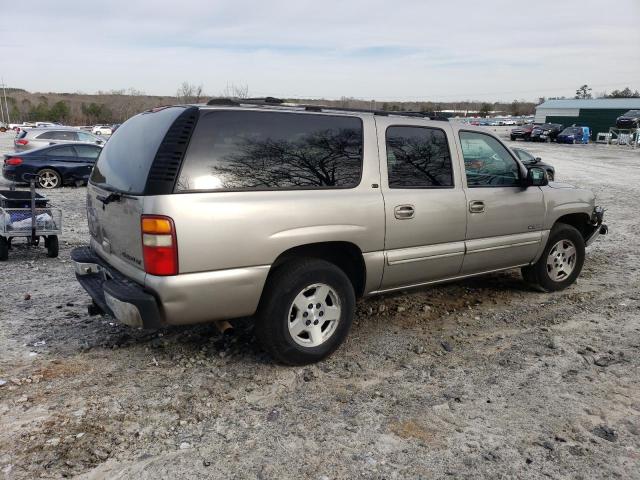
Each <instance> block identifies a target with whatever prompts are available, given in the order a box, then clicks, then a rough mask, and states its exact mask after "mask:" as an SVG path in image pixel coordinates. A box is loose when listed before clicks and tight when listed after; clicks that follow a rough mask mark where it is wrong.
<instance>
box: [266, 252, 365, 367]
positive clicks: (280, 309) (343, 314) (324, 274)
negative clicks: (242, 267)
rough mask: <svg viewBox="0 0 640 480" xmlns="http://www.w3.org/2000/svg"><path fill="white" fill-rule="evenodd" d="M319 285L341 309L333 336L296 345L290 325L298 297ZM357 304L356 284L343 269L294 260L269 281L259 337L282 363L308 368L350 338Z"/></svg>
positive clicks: (304, 260) (327, 264)
mask: <svg viewBox="0 0 640 480" xmlns="http://www.w3.org/2000/svg"><path fill="white" fill-rule="evenodd" d="M316 283H323V284H325V285H327V286H329V287H330V288H331V289H332V290H333V292H334V293H335V294H336V296H337V300H338V302H339V306H340V309H341V310H340V315H339V317H338V322H337V325H336V326H335V327H334V328H335V330H334V331H333V333H332V334H331V335H330V336H329V337H328V338H327V339H326V340H324V342H323V343H321V344H320V345H318V346H315V347H312V346H308V347H307V346H303V345H300V344H298V343H296V341H295V340H294V338H293V336H292V334H291V333H289V326H288V324H289V321H290V315H291V312H292V305H293V302H294V299H295V298H296V296H298V295H299V294H301V293H302V292H304V290H305V288H306V287H308V286H310V285H314V284H316ZM327 304H328V303H327ZM355 304H356V300H355V293H354V290H353V285H352V284H351V281H350V280H349V278H348V277H347V275H345V273H344V272H343V271H342V270H341V269H340V268H338V267H337V266H335V265H334V264H332V263H329V262H326V261H324V260H318V259H311V258H304V259H298V260H293V261H291V262H288V263H286V264H285V265H283V266H281V267H279V268H278V269H277V270H276V271H275V272H274V273H273V274H272V275H271V276H270V278H269V280H268V282H267V285H266V287H265V290H264V292H263V294H262V300H261V301H260V307H259V308H258V314H257V319H256V327H255V333H256V338H257V339H258V342H260V344H261V345H262V347H263V348H264V349H265V350H266V351H267V352H268V353H269V354H271V355H272V356H273V357H274V358H275V359H276V360H278V361H280V362H282V363H285V364H288V365H307V364H310V363H315V362H318V361H320V360H322V359H323V358H325V357H327V356H329V355H330V354H331V353H333V352H334V351H335V350H336V349H337V348H338V347H339V346H340V345H341V344H342V342H343V341H344V339H345V338H346V337H347V334H348V333H349V329H350V328H351V324H352V322H353V317H354V314H355ZM299 321H302V320H301V319H300V320H299ZM319 328H322V326H321V327H319ZM327 328H329V327H327ZM309 338H311V336H310V335H309Z"/></svg>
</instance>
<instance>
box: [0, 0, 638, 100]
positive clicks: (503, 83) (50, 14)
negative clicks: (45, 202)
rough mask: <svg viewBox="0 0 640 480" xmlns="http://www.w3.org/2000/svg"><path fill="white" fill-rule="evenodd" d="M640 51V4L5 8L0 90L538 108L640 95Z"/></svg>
mask: <svg viewBox="0 0 640 480" xmlns="http://www.w3.org/2000/svg"><path fill="white" fill-rule="evenodd" d="M614 4H615V8H608V7H607V6H608V5H611V6H613V5H614ZM634 45H635V46H636V47H635V49H634ZM637 46H640V0H616V1H615V2H611V3H610V4H609V2H603V1H602V0H562V1H557V0H534V1H525V0H507V1H503V0H482V1H479V0H447V1H443V0H441V1H437V0H422V1H418V0H385V1H379V0H366V1H361V0H342V1H334V0H315V1H307V0H271V1H267V0H264V1H258V0H253V1H249V0H210V1H206V0H172V1H170V2H165V1H163V0H156V1H146V2H142V1H137V0H128V1H121V0H108V1H104V2H100V1H98V2H94V1H87V0H78V1H65V0H55V1H53V0H47V1H41V0H29V2H27V4H21V3H16V2H14V1H10V0H0V77H2V78H3V79H4V83H5V84H6V85H7V86H10V87H19V88H24V89H26V90H29V91H40V92H84V93H93V92H97V91H99V90H103V91H108V90H112V89H123V88H124V89H127V88H135V89H137V90H142V91H144V92H146V93H148V94H152V95H174V94H175V93H176V90H177V89H178V87H179V85H180V84H181V83H182V82H184V81H188V82H190V83H192V84H196V85H200V84H201V85H202V86H203V88H204V91H205V92H206V93H208V94H210V95H219V94H221V93H222V92H223V91H224V89H225V86H226V85H228V84H236V85H246V86H248V89H249V94H250V95H251V96H267V95H271V96H276V97H287V98H340V97H343V96H346V97H356V98H362V99H375V100H379V101H384V100H403V101H418V100H432V101H454V100H485V101H511V100H514V99H522V100H537V99H538V98H539V97H542V96H545V97H549V96H563V95H564V96H573V95H574V94H575V90H576V89H577V88H578V87H579V86H580V85H582V84H585V83H586V84H589V85H590V86H591V87H592V88H593V91H594V93H596V92H602V91H611V90H612V89H616V88H624V87H626V86H630V87H632V88H633V89H639V90H640V57H638V55H637Z"/></svg>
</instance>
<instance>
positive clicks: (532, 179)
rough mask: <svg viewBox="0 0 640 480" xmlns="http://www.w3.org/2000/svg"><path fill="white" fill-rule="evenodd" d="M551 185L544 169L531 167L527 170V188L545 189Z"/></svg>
mask: <svg viewBox="0 0 640 480" xmlns="http://www.w3.org/2000/svg"><path fill="white" fill-rule="evenodd" d="M548 184H549V177H547V172H546V170H545V169H544V168H540V167H531V168H528V169H527V180H526V182H525V186H526V187H544V186H545V185H548Z"/></svg>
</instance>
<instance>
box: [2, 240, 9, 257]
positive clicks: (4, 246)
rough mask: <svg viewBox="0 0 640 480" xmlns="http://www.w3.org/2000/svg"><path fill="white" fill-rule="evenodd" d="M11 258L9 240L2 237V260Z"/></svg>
mask: <svg viewBox="0 0 640 480" xmlns="http://www.w3.org/2000/svg"><path fill="white" fill-rule="evenodd" d="M7 260H9V242H8V241H7V239H6V238H4V237H0V262H6V261H7Z"/></svg>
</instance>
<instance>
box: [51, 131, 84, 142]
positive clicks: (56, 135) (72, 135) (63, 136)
mask: <svg viewBox="0 0 640 480" xmlns="http://www.w3.org/2000/svg"><path fill="white" fill-rule="evenodd" d="M50 133H51V137H49V138H52V139H53V140H65V141H68V142H74V141H76V140H78V134H77V133H76V132H65V131H57V132H50Z"/></svg>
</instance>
